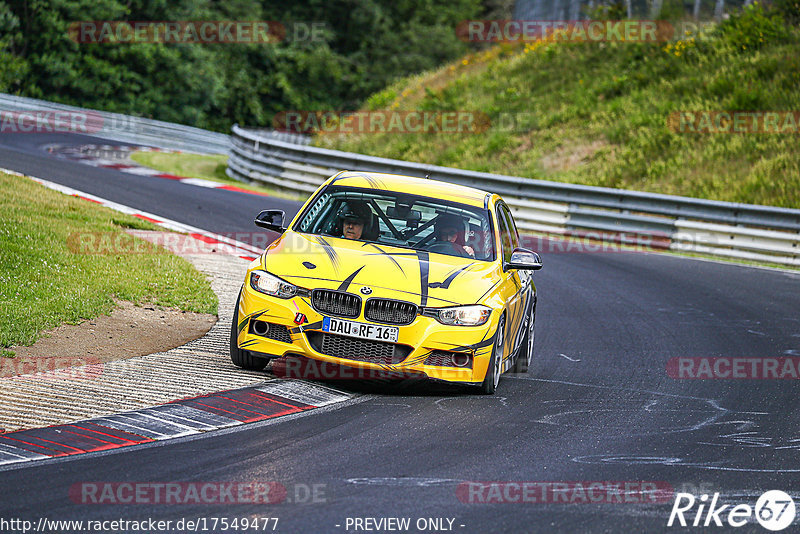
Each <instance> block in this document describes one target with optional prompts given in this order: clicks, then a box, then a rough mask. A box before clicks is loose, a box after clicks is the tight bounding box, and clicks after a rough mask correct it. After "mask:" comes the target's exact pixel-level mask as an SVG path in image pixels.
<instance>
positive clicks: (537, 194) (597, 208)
mask: <svg viewBox="0 0 800 534" xmlns="http://www.w3.org/2000/svg"><path fill="white" fill-rule="evenodd" d="M231 141H232V149H231V155H230V160H229V164H228V170H227V173H228V175H229V176H231V177H232V178H236V179H239V180H242V181H247V182H260V183H264V184H269V185H273V186H278V187H282V188H285V189H289V190H292V191H296V192H300V193H310V192H313V191H314V190H315V189H316V188H317V187H318V186H319V184H321V183H322V182H323V181H324V180H325V179H326V178H328V177H329V176H331V175H332V174H334V173H336V172H338V171H341V170H345V169H346V170H364V171H373V172H386V173H393V174H405V175H409V176H418V177H425V176H429V177H430V178H432V179H435V180H441V181H445V182H451V183H457V184H462V185H468V186H471V187H476V188H478V189H483V190H486V191H492V192H495V193H499V194H500V195H502V196H503V198H504V199H505V200H506V202H507V203H508V204H509V206H510V207H511V208H512V210H513V211H514V214H515V218H516V219H517V223H518V225H519V227H520V229H522V230H528V231H532V232H540V233H547V234H557V235H562V236H578V237H580V238H582V239H597V240H600V241H614V242H619V243H628V244H633V245H637V246H652V247H657V248H669V249H673V250H680V251H684V252H697V253H702V254H712V255H717V256H728V257H733V258H738V259H745V260H753V261H766V262H773V263H779V264H783V265H793V266H800V210H797V209H789V208H776V207H769V206H757V205H752V204H739V203H733V202H721V201H715V200H703V199H696V198H689V197H679V196H672V195H662V194H656V193H644V192H640V191H626V190H622V189H611V188H606V187H591V186H583V185H576V184H565V183H558V182H548V181H545V180H534V179H530V178H521V177H516V176H505V175H500V174H492V173H485V172H474V171H466V170H462V169H455V168H450V167H440V166H436V165H426V164H420V163H412V162H408V161H401V160H393V159H387V158H378V157H373V156H366V155H363V154H354V153H350V152H342V151H338V150H329V149H324V148H317V147H312V146H307V145H299V144H294V143H286V142H282V141H279V140H276V139H274V138H270V137H267V136H262V135H259V134H258V133H254V132H251V131H248V130H245V129H242V128H240V127H239V126H237V125H234V127H233V135H232V136H231Z"/></svg>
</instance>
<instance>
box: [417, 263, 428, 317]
mask: <svg viewBox="0 0 800 534" xmlns="http://www.w3.org/2000/svg"><path fill="white" fill-rule="evenodd" d="M428 258H429V256H428V251H427V250H418V251H417V260H418V261H419V285H420V292H419V305H420V306H422V307H423V308H424V307H425V306H427V305H428V273H429V271H430V267H431V266H430V263H428Z"/></svg>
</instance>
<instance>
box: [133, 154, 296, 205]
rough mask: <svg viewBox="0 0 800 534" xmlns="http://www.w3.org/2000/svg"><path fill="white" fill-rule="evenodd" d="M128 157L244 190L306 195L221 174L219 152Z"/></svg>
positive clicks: (222, 165)
mask: <svg viewBox="0 0 800 534" xmlns="http://www.w3.org/2000/svg"><path fill="white" fill-rule="evenodd" d="M131 159H132V160H133V161H135V162H136V163H138V164H140V165H144V166H145V167H150V168H151V169H156V170H158V171H161V172H165V173H169V174H174V175H176V176H185V177H187V178H202V179H204V180H213V181H215V182H222V183H224V184H229V185H235V186H237V187H241V188H242V189H247V190H248V191H254V192H256V193H262V194H265V195H270V196H275V197H280V198H287V199H289V200H305V199H306V197H305V196H303V195H300V194H299V193H293V192H291V191H285V190H281V189H278V188H274V187H267V186H261V185H253V184H248V183H244V182H240V181H239V180H234V179H233V178H231V177H229V176H228V175H227V174H225V169H226V168H227V166H228V156H225V155H222V154H189V153H169V152H134V153H133V154H131Z"/></svg>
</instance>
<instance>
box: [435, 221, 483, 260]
mask: <svg viewBox="0 0 800 534" xmlns="http://www.w3.org/2000/svg"><path fill="white" fill-rule="evenodd" d="M463 229H464V221H463V219H462V218H461V217H459V216H458V215H453V214H452V213H442V214H441V215H439V217H438V218H437V219H436V222H435V223H434V226H433V231H434V233H435V234H436V241H434V243H433V244H434V245H439V244H441V245H448V244H449V245H450V246H451V247H452V248H453V252H455V253H456V254H458V255H459V256H462V257H468V256H471V257H473V258H474V257H475V250H473V248H472V247H470V246H467V245H459V244H458V243H456V240H457V239H458V234H459V232H460V231H463Z"/></svg>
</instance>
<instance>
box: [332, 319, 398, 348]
mask: <svg viewBox="0 0 800 534" xmlns="http://www.w3.org/2000/svg"><path fill="white" fill-rule="evenodd" d="M322 331H323V332H330V333H331V334H339V335H342V336H349V337H357V338H360V339H372V340H374V341H389V342H391V343H397V334H398V332H399V331H400V329H399V328H397V327H396V326H381V325H377V324H367V323H358V322H356V321H344V320H342V319H335V318H333V317H325V318H323V319H322Z"/></svg>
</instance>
